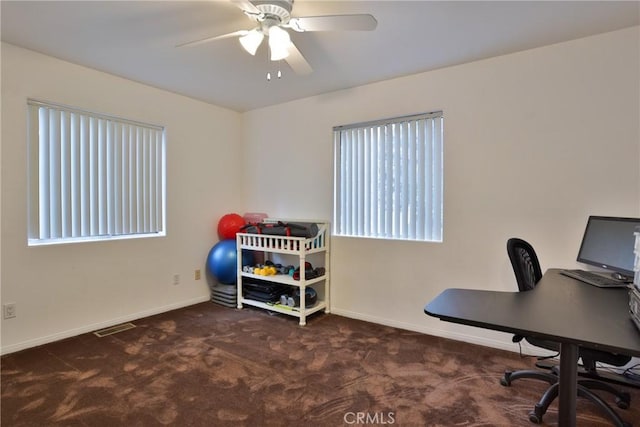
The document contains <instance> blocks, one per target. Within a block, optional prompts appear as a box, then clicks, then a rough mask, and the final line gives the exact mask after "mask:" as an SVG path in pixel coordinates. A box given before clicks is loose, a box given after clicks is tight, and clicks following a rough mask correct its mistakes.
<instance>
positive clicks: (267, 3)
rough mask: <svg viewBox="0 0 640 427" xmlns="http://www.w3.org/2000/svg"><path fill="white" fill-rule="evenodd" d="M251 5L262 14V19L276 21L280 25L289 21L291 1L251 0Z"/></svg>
mask: <svg viewBox="0 0 640 427" xmlns="http://www.w3.org/2000/svg"><path fill="white" fill-rule="evenodd" d="M251 3H252V4H253V5H254V6H255V7H256V8H257V9H258V10H259V11H260V12H262V13H263V14H264V19H272V20H273V19H276V20H279V21H280V23H281V24H286V23H288V22H289V20H290V19H291V8H292V7H293V0H252V1H251Z"/></svg>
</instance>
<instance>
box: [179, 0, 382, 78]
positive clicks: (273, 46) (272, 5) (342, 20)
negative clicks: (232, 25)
mask: <svg viewBox="0 0 640 427" xmlns="http://www.w3.org/2000/svg"><path fill="white" fill-rule="evenodd" d="M229 1H231V2H232V3H234V4H235V5H236V6H237V7H239V8H240V9H241V10H242V11H243V12H244V14H245V15H246V16H247V17H249V19H251V20H252V21H254V22H255V23H256V24H257V26H255V27H254V28H253V29H251V30H239V31H234V32H232V33H228V34H222V35H218V36H213V37H207V38H204V39H199V40H193V41H189V42H186V43H182V44H179V45H177V46H176V47H183V46H195V45H199V44H202V43H208V42H212V41H214V40H221V39H226V38H230V37H239V40H240V44H241V45H242V47H243V48H244V49H245V50H246V51H247V52H248V53H250V54H251V55H255V54H256V51H257V50H258V47H259V46H260V44H261V43H262V41H263V39H264V38H265V36H267V38H268V41H269V51H270V58H271V60H272V61H279V60H282V59H283V60H285V61H286V62H287V64H289V66H290V67H291V68H292V69H293V71H295V72H296V73H297V74H309V73H311V72H312V71H313V70H312V68H311V65H309V63H308V62H307V60H306V59H305V58H304V56H302V53H300V51H299V50H298V48H297V47H296V46H295V45H294V44H293V42H292V41H291V37H290V36H289V33H288V32H287V30H288V29H291V30H293V31H297V32H307V31H351V30H355V31H371V30H374V29H375V28H376V26H377V25H378V21H376V19H375V18H374V17H373V16H372V15H369V14H355V15H324V16H307V17H292V16H291V9H292V8H293V2H294V0H229Z"/></svg>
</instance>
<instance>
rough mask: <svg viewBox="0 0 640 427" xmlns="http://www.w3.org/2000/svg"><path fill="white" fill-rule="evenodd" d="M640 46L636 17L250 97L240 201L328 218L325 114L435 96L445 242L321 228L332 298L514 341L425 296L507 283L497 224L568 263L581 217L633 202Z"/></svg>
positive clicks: (469, 336)
mask: <svg viewBox="0 0 640 427" xmlns="http://www.w3.org/2000/svg"><path fill="white" fill-rule="evenodd" d="M639 51H640V31H639V28H638V27H635V28H631V29H625V30H621V31H616V32H612V33H608V34H603V35H599V36H594V37H589V38H584V39H580V40H575V41H571V42H567V43H562V44H557V45H553V46H548V47H544V48H539V49H534V50H529V51H525V52H520V53H517V54H511V55H506V56H501V57H497V58H492V59H488V60H483V61H478V62H474V63H470V64H465V65H460V66H456V67H451V68H445V69H440V70H436V71H432V72H427V73H423V74H417V75H412V76H407V77H403V78H398V79H394V80H388V81H383V82H379V83H375V84H370V85H366V86H362V87H357V88H353V89H349V90H343V91H339V92H334V93H329V94H325V95H322V96H316V97H312V98H307V99H303V100H299V101H295V102H290V103H286V104H281V105H276V106H273V107H268V108H263V109H259V110H254V111H251V112H249V113H246V114H245V115H244V123H243V124H244V130H243V132H244V135H245V150H247V151H249V152H260V157H259V158H258V157H256V156H247V157H246V167H245V168H244V173H245V179H246V182H247V184H248V185H247V186H246V187H245V197H246V201H247V206H248V207H249V209H250V210H251V209H254V210H259V211H265V212H267V213H269V214H270V215H272V216H280V217H295V218H304V217H310V218H329V219H330V218H331V214H332V127H333V126H335V125H342V124H349V123H356V122H360V121H367V120H375V119H380V118H387V117H394V116H401V115H405V114H412V113H421V112H428V111H436V110H443V111H444V117H445V151H444V159H445V160H444V161H445V183H444V186H445V193H444V199H445V206H444V242H443V243H441V244H438V243H415V242H391V241H381V240H368V239H354V238H337V237H334V238H333V240H332V296H333V300H332V306H333V311H334V312H335V313H338V314H343V315H347V316H352V317H357V318H363V319H367V320H372V321H375V322H380V323H385V324H390V325H395V326H400V327H403V328H407V329H413V330H418V331H424V332H427V333H431V334H435V335H442V336H448V337H454V338H460V339H464V340H467V341H471V342H477V343H482V344H488V345H492V346H496V347H503V348H509V349H513V344H511V343H510V336H508V335H506V334H501V333H497V332H490V331H484V330H480V329H475V328H471V327H463V326H458V325H453V324H450V323H445V322H439V321H438V320H436V319H433V318H429V317H427V316H426V315H425V314H424V313H423V308H424V305H425V304H426V303H427V302H428V301H429V300H431V299H432V298H433V297H435V296H436V295H437V294H438V293H440V292H441V291H442V290H444V289H445V288H448V287H464V288H479V289H494V290H505V291H514V290H516V285H515V279H514V277H513V273H512V271H511V268H510V265H509V262H508V259H507V255H506V250H505V246H506V240H507V239H508V238H509V237H512V236H519V237H522V238H524V239H526V240H529V241H530V242H531V243H532V244H533V245H534V247H535V248H536V250H537V252H538V254H539V257H540V261H541V263H542V266H543V269H545V268H549V267H558V266H566V267H571V266H575V265H576V264H575V256H576V253H577V250H578V246H579V244H580V238H581V235H582V232H583V229H584V226H585V224H586V219H587V217H588V215H590V214H600V215H620V216H639V214H640V109H639V105H640V85H639V76H640V69H639V63H640V58H639ZM420 54H424V55H428V54H429V52H428V48H425V51H424V52H422V53H420ZM283 153H286V156H283ZM283 158H284V159H285V160H284V161H283ZM252 184H253V185H252Z"/></svg>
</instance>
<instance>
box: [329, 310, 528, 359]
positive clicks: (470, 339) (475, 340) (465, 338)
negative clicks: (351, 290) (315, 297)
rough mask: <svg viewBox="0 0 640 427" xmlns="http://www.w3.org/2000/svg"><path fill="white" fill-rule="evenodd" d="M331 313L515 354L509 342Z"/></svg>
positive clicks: (345, 312) (356, 314)
mask: <svg viewBox="0 0 640 427" xmlns="http://www.w3.org/2000/svg"><path fill="white" fill-rule="evenodd" d="M331 313H333V314H336V315H338V316H344V317H349V318H351V319H357V320H364V321H366V322H371V323H377V324H379V325H385V326H391V327H394V328H398V329H405V330H408V331H413V332H420V333H423V334H427V335H433V336H437V337H442V338H448V339H452V340H455V341H462V342H467V343H471V344H478V345H483V346H485V347H492V348H497V349H499V350H506V351H511V352H517V351H518V346H517V345H515V346H514V344H513V343H512V342H511V341H508V342H507V341H499V340H493V339H489V338H483V337H478V336H475V335H468V334H461V333H457V332H451V331H445V330H442V329H433V328H428V327H422V326H417V325H414V324H412V323H405V322H398V321H395V320H390V319H385V318H382V317H376V316H371V315H368V314H362V313H357V312H354V311H349V310H343V309H339V308H335V307H332V308H331Z"/></svg>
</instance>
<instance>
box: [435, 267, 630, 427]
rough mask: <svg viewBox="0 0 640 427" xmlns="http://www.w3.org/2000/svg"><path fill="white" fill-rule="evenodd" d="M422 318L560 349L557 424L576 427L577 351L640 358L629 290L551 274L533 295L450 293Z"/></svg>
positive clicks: (450, 290)
mask: <svg viewBox="0 0 640 427" xmlns="http://www.w3.org/2000/svg"><path fill="white" fill-rule="evenodd" d="M424 312H425V313H426V314H428V315H429V316H434V317H437V318H439V319H440V320H444V321H446V322H453V323H460V324H463V325H469V326H477V327H479V328H484V329H492V330H496V331H502V332H509V333H513V334H520V335H529V336H535V337H538V338H543V339H548V340H552V341H556V342H558V343H560V378H559V396H558V399H559V402H558V405H559V418H558V424H559V425H561V426H572V427H573V426H575V425H576V394H577V367H578V347H579V346H581V345H582V346H587V347H591V348H596V349H601V350H606V351H611V352H615V353H623V354H628V355H631V356H635V357H640V331H638V329H637V328H636V327H635V325H634V324H633V322H632V320H631V318H630V315H629V296H628V290H627V289H601V288H597V287H595V286H591V285H588V284H586V283H582V282H579V281H577V280H574V279H571V278H569V277H565V276H563V275H561V274H560V273H559V270H557V269H552V270H548V271H547V272H546V273H545V274H544V276H543V277H542V280H540V282H539V283H538V285H537V286H536V287H535V289H533V290H532V291H528V292H499V291H483V290H475V289H446V290H445V291H444V292H442V293H441V294H440V295H438V296H437V297H436V298H435V299H434V300H433V301H431V302H430V303H428V304H427V305H426V306H425V308H424Z"/></svg>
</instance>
